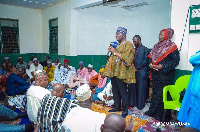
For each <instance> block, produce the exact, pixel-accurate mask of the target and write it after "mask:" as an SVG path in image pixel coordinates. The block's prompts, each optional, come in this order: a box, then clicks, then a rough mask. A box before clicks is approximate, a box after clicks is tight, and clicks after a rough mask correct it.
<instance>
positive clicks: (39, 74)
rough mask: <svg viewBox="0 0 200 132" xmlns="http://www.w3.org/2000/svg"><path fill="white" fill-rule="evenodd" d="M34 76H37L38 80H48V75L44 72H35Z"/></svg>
mask: <svg viewBox="0 0 200 132" xmlns="http://www.w3.org/2000/svg"><path fill="white" fill-rule="evenodd" d="M34 75H35V77H36V78H42V79H44V78H47V74H46V72H45V71H44V70H43V71H42V70H38V71H36V72H35V74H34Z"/></svg>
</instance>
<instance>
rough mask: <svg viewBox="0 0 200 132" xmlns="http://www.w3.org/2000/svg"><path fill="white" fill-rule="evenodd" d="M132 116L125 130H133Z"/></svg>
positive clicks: (127, 131) (132, 131) (129, 131)
mask: <svg viewBox="0 0 200 132" xmlns="http://www.w3.org/2000/svg"><path fill="white" fill-rule="evenodd" d="M133 121H134V120H133V117H131V119H130V122H129V124H128V125H127V126H126V128H125V132H134V127H133Z"/></svg>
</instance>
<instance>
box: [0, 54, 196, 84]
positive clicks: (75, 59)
mask: <svg viewBox="0 0 200 132" xmlns="http://www.w3.org/2000/svg"><path fill="white" fill-rule="evenodd" d="M32 55H34V56H35V57H36V58H37V59H38V60H39V61H41V62H42V61H45V60H46V57H47V56H50V58H51V60H53V61H54V60H55V59H59V61H60V63H62V64H63V61H64V59H68V60H69V64H70V65H71V66H74V67H75V68H76V69H78V63H79V61H83V62H84V65H85V67H87V65H88V64H92V65H93V66H94V69H95V70H96V71H97V72H98V71H99V69H100V68H101V66H102V65H105V64H106V55H78V56H65V55H58V54H46V53H29V54H7V55H6V54H4V55H0V62H3V59H4V57H6V56H8V57H9V58H10V62H12V63H13V64H14V65H16V64H17V62H18V57H20V56H21V57H23V59H24V61H25V62H29V61H30V58H31V56H32ZM191 73H192V71H188V70H179V69H176V73H175V77H174V82H175V80H176V79H177V78H178V77H180V76H182V75H190V74H191Z"/></svg>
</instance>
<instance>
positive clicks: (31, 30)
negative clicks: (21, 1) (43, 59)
mask: <svg viewBox="0 0 200 132" xmlns="http://www.w3.org/2000/svg"><path fill="white" fill-rule="evenodd" d="M0 18H10V19H18V20H19V25H18V26H19V41H20V42H19V44H20V53H21V54H24V53H41V52H42V14H41V11H40V10H35V9H28V8H21V7H14V6H8V5H2V4H0Z"/></svg>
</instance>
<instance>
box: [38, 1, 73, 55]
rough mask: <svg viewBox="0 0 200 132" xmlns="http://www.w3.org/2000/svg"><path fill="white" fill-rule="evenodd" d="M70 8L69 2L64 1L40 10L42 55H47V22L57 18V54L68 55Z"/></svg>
mask: <svg viewBox="0 0 200 132" xmlns="http://www.w3.org/2000/svg"><path fill="white" fill-rule="evenodd" d="M70 6H71V3H70V1H66V2H63V3H60V4H57V5H55V6H52V7H49V8H47V9H44V10H42V29H43V30H42V31H43V32H42V33H43V39H42V43H43V49H44V50H43V52H44V53H49V20H50V19H53V18H58V54H59V55H70V24H71V9H70Z"/></svg>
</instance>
